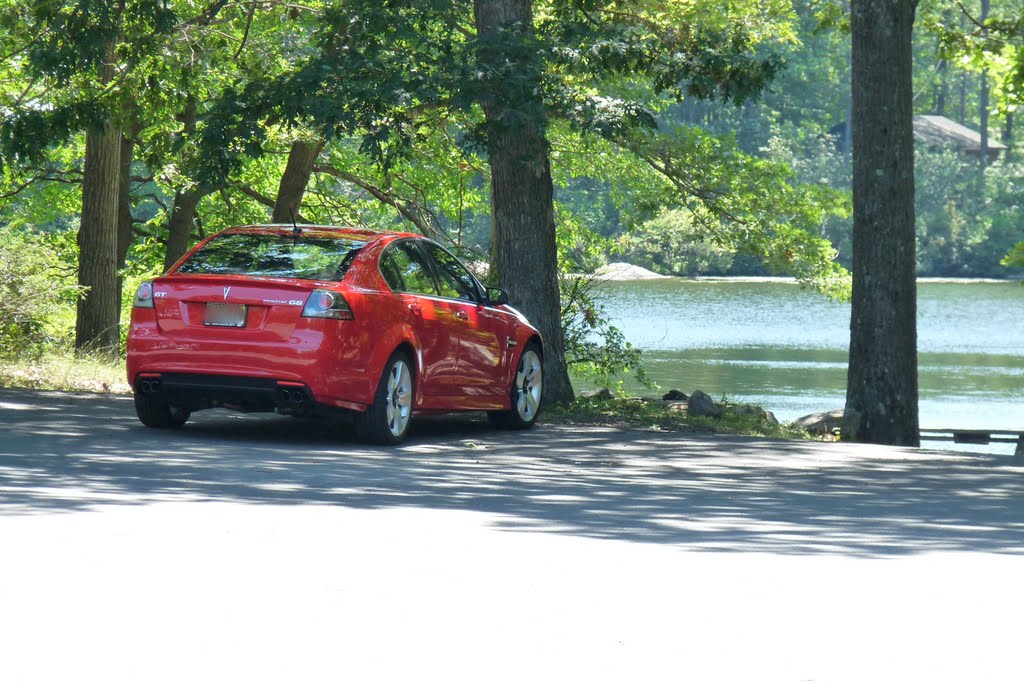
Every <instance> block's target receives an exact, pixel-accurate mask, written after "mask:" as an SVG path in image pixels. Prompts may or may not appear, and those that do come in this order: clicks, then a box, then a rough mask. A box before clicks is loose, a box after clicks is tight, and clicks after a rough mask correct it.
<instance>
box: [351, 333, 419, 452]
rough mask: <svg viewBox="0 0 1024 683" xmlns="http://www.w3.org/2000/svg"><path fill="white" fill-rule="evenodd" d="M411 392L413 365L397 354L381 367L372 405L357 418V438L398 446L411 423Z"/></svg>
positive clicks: (399, 352)
mask: <svg viewBox="0 0 1024 683" xmlns="http://www.w3.org/2000/svg"><path fill="white" fill-rule="evenodd" d="M413 391H414V388H413V374H412V362H411V361H410V360H409V356H408V355H407V354H405V353H404V352H402V351H397V352H395V353H394V354H393V355H392V356H391V358H390V359H388V362H387V365H385V366H384V372H383V373H381V376H380V381H379V382H378V383H377V392H376V393H375V394H374V397H373V403H371V404H370V407H369V408H367V409H366V412H363V413H359V414H358V415H356V420H355V423H356V434H357V436H358V437H359V438H360V439H361V440H363V441H367V442H369V443H377V444H397V443H401V441H402V440H404V439H405V436H406V434H408V433H409V423H410V422H411V421H412V406H413Z"/></svg>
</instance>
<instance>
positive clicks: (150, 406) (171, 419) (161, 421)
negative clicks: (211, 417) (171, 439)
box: [135, 393, 192, 429]
mask: <svg viewBox="0 0 1024 683" xmlns="http://www.w3.org/2000/svg"><path fill="white" fill-rule="evenodd" d="M135 414H136V415H138V416H139V422H141V423H142V424H144V425H146V426H147V427H151V428H153V429H180V428H181V427H182V426H183V425H184V424H185V423H186V422H187V421H188V418H189V416H190V415H191V414H192V411H190V410H188V409H187V408H181V407H179V406H175V405H171V404H170V403H168V402H167V399H165V398H164V397H163V396H157V395H146V394H139V393H136V394H135Z"/></svg>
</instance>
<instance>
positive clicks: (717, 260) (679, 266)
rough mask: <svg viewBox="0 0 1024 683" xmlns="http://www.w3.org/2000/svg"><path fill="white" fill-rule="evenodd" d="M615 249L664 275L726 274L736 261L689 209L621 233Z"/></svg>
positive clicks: (671, 211) (668, 212) (630, 261)
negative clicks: (707, 235) (708, 234)
mask: <svg viewBox="0 0 1024 683" xmlns="http://www.w3.org/2000/svg"><path fill="white" fill-rule="evenodd" d="M614 250H615V252H616V253H618V254H621V255H622V258H623V259H625V260H626V261H627V262H629V263H632V264H634V265H638V266H643V267H645V268H648V269H650V270H653V271H654V272H656V273H661V274H662V275H685V276H694V275H725V274H727V273H728V272H729V269H730V268H731V267H732V265H733V253H732V252H730V251H729V250H728V249H725V248H723V247H721V246H719V245H717V244H714V243H711V242H710V241H709V240H708V238H707V237H706V236H705V234H704V232H703V231H702V230H700V229H699V228H698V227H697V226H696V225H695V224H694V220H693V215H692V214H691V213H690V212H689V211H687V210H686V209H674V210H670V211H666V212H664V213H662V214H661V215H659V216H658V217H657V218H654V219H653V220H650V221H647V222H645V223H644V224H643V225H641V226H640V227H639V228H636V229H634V230H631V231H630V232H628V233H626V234H624V235H622V236H620V237H619V238H618V239H617V240H616V243H615V247H614Z"/></svg>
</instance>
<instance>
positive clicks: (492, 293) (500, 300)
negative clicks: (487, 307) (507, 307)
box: [487, 287, 508, 306]
mask: <svg viewBox="0 0 1024 683" xmlns="http://www.w3.org/2000/svg"><path fill="white" fill-rule="evenodd" d="M487 303H489V304H491V305H492V306H501V305H502V304H507V303H508V292H507V291H505V290H504V289H501V288H500V287H488V288H487Z"/></svg>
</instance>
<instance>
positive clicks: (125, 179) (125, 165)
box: [117, 134, 135, 301]
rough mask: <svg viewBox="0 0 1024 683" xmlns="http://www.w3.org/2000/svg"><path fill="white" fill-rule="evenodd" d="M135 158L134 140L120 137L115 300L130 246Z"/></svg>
mask: <svg viewBox="0 0 1024 683" xmlns="http://www.w3.org/2000/svg"><path fill="white" fill-rule="evenodd" d="M134 158H135V138H134V137H133V136H129V135H124V134H122V136H121V161H120V169H119V174H118V191H117V270H118V275H117V300H118V301H120V300H121V298H122V295H123V292H124V277H122V276H121V271H122V270H123V269H124V267H125V264H126V263H127V262H128V249H129V247H131V244H132V229H133V225H132V196H131V188H132V161H133V160H134Z"/></svg>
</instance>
